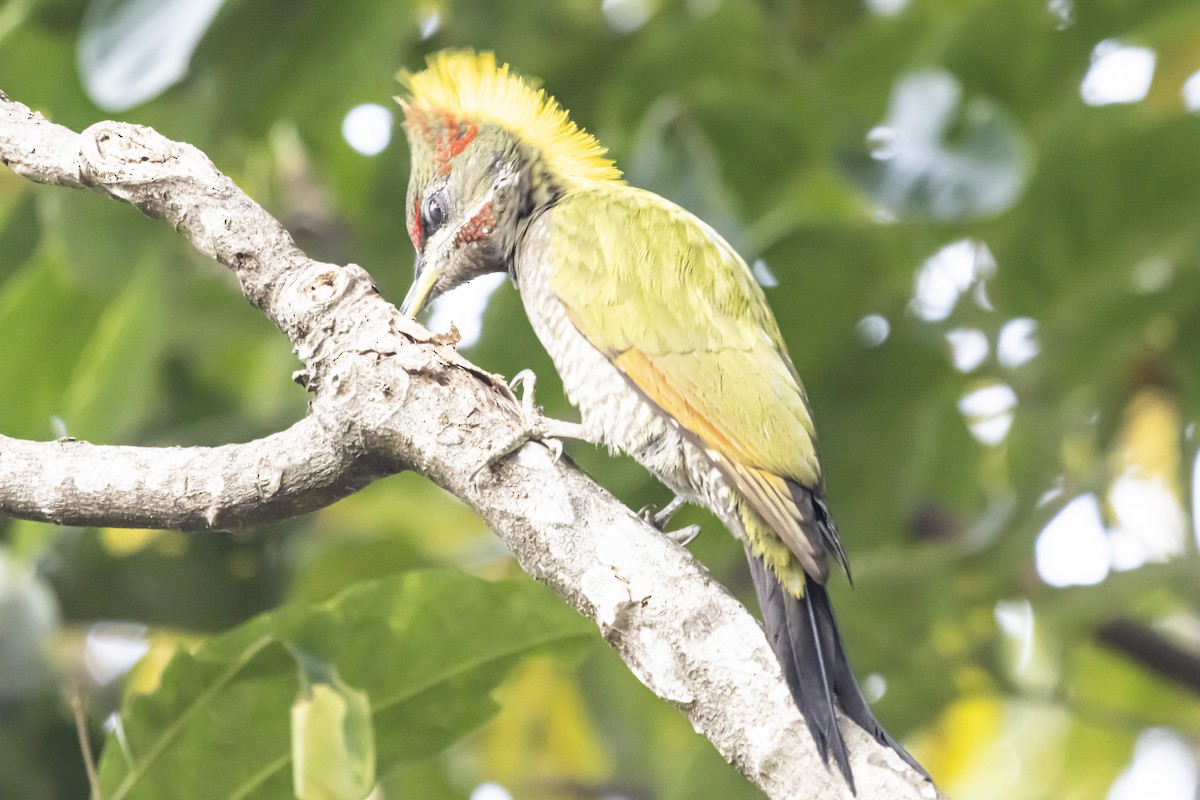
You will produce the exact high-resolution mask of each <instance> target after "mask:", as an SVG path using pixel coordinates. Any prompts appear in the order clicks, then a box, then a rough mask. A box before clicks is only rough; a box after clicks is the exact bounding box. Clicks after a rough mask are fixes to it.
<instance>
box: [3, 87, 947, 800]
mask: <svg viewBox="0 0 1200 800" xmlns="http://www.w3.org/2000/svg"><path fill="white" fill-rule="evenodd" d="M0 159H2V160H3V161H4V163H6V164H8V165H9V166H10V167H11V168H12V169H13V170H14V171H15V172H17V173H18V174H21V175H23V176H25V177H27V178H29V179H30V180H33V181H38V182H41V183H51V184H57V185H60V186H73V187H85V188H89V189H92V190H94V191H97V192H100V193H102V194H106V195H108V196H111V197H114V198H117V199H120V200H123V201H125V202H128V203H130V204H132V205H134V206H136V207H137V208H139V209H141V210H142V211H143V212H144V213H146V214H148V215H150V216H152V217H158V218H162V219H164V220H165V221H166V222H168V223H169V224H171V225H172V226H174V227H175V228H176V230H178V231H179V232H180V234H181V235H183V236H184V237H185V238H187V239H188V241H190V242H191V243H192V244H193V245H194V246H195V247H196V248H197V249H198V250H200V251H201V252H203V253H206V254H208V255H210V256H212V257H213V258H215V259H216V260H217V261H219V262H220V263H222V264H224V265H225V266H227V267H229V268H230V269H231V270H232V271H233V272H234V274H235V275H236V276H237V279H238V281H239V283H240V285H241V288H242V292H243V293H244V294H245V296H246V298H247V299H248V300H249V301H250V302H251V303H253V304H254V305H255V306H257V307H258V308H260V309H262V311H263V312H264V313H265V314H266V315H267V316H268V317H269V318H270V319H271V320H272V321H273V322H274V323H275V324H276V325H277V326H278V327H279V329H280V330H281V331H283V332H284V333H285V334H286V335H287V336H288V338H289V339H290V340H291V342H292V344H293V346H294V348H295V351H296V354H297V356H298V357H299V358H300V360H301V361H302V362H303V364H304V370H303V371H302V372H301V373H299V377H300V380H301V381H302V383H304V385H305V386H306V387H307V388H308V389H309V390H310V391H312V392H313V393H314V395H315V399H314V401H313V404H312V412H311V413H310V415H309V416H308V417H307V418H306V419H305V420H304V421H302V422H300V423H297V424H296V425H295V426H293V427H292V428H291V429H289V430H288V431H284V432H282V433H279V434H275V435H274V436H270V437H267V438H265V439H262V440H259V441H257V442H251V443H248V444H242V445H227V446H224V447H217V448H188V449H150V448H129V447H97V446H93V445H88V444H86V443H82V442H53V443H32V442H19V441H15V440H12V439H0V510H3V511H5V512H6V513H10V514H14V515H18V516H22V517H25V518H28V519H39V520H45V521H50V522H59V523H65V524H97V525H100V524H102V525H118V526H127V525H138V526H140V525H154V526H165V527H176V528H184V529H199V528H224V527H236V526H244V525H251V524H260V523H263V522H266V521H269V520H274V519H283V518H286V517H289V516H293V515H295V514H298V513H302V512H304V511H308V510H311V509H314V508H317V507H320V506H322V505H325V504H327V503H330V502H332V501H334V500H336V499H337V498H339V497H342V496H344V495H345V494H348V493H350V492H352V491H354V490H355V489H357V488H359V487H360V486H362V485H365V484H366V483H368V482H369V481H370V480H372V479H374V478H376V477H381V476H383V475H387V474H390V473H393V472H396V471H398V470H400V469H407V468H411V469H415V470H417V471H419V472H421V473H423V474H424V475H427V476H428V477H429V478H430V479H432V480H433V481H434V482H436V483H438V484H439V485H441V486H443V487H444V488H446V489H447V490H449V491H450V492H452V493H453V494H455V495H457V496H458V497H460V498H461V499H463V500H464V501H465V502H467V503H468V504H469V505H470V506H472V507H473V508H475V509H476V510H477V511H478V512H479V513H480V514H481V515H482V516H483V517H484V518H485V519H486V520H487V521H488V523H489V524H490V525H491V526H492V527H493V528H494V529H495V531H496V533H497V534H498V535H499V536H500V537H501V538H502V539H503V540H504V541H505V543H506V544H507V545H508V546H509V548H510V549H511V550H512V551H513V553H514V554H515V555H516V557H517V559H518V561H519V562H520V563H521V566H522V567H523V568H524V569H525V570H526V571H527V572H528V573H529V574H530V575H532V576H533V577H534V578H536V579H538V580H540V581H542V582H543V583H546V584H548V585H549V586H551V587H552V588H553V589H554V590H555V591H556V592H557V593H558V594H559V595H560V596H561V597H562V598H563V599H564V600H566V601H567V602H568V603H570V604H571V605H572V606H573V607H574V608H576V609H577V610H579V611H580V612H581V613H583V614H584V615H586V616H588V617H589V618H590V619H592V620H593V621H595V622H596V624H597V625H598V626H599V627H600V630H601V632H602V633H603V635H604V636H605V638H606V639H607V640H608V642H609V643H610V644H611V645H612V646H613V648H614V649H615V650H616V651H617V652H618V653H619V654H620V656H621V658H623V659H624V660H625V661H626V663H627V664H628V665H629V668H630V669H631V670H632V671H633V672H634V674H635V675H637V676H638V678H639V679H641V680H642V682H643V683H645V684H646V685H647V686H648V687H649V688H650V689H651V690H652V691H653V692H655V693H656V694H658V695H659V696H660V697H663V698H665V699H667V700H669V701H671V702H672V703H675V704H676V705H677V706H679V708H680V709H681V710H683V712H684V713H685V714H687V716H688V718H689V719H690V720H691V721H692V724H693V725H694V726H695V728H696V730H698V731H700V732H701V733H703V734H704V735H705V736H707V737H708V738H709V740H710V741H711V742H712V743H713V745H714V746H715V747H716V748H717V749H718V751H720V752H721V754H722V755H723V756H725V758H727V759H729V760H730V761H731V762H733V763H734V764H735V765H736V766H737V767H738V769H740V770H741V771H742V773H743V774H745V775H746V776H747V777H748V778H749V779H750V780H751V781H753V782H754V783H755V784H756V785H758V786H759V787H761V788H762V789H763V790H764V791H765V792H766V793H767V794H768V795H769V796H770V797H773V798H788V797H798V796H804V797H809V798H845V797H848V796H849V791H848V789H847V788H846V786H845V784H844V783H843V782H842V780H841V778H840V776H838V775H836V774H834V773H833V772H831V771H829V770H828V769H826V767H825V766H824V765H823V764H822V763H821V760H820V758H819V756H818V755H817V754H816V751H815V749H814V746H813V744H812V741H811V738H810V737H809V735H808V732H807V730H806V729H805V727H804V724H803V722H802V720H801V718H800V715H799V713H798V712H797V710H796V708H795V705H794V704H793V702H792V700H791V697H790V695H789V693H788V690H787V688H786V686H785V685H784V683H783V680H782V677H781V675H780V670H779V667H778V665H777V664H776V661H775V658H774V656H773V655H772V653H771V651H770V649H769V647H768V645H767V642H766V639H765V638H764V636H763V633H762V629H761V628H760V627H759V625H758V623H757V622H756V621H755V619H754V618H753V617H752V616H750V614H749V613H747V611H746V610H745V608H743V607H742V606H741V604H739V603H738V602H737V601H736V600H735V599H734V598H733V597H731V596H730V595H729V594H728V593H727V592H726V591H725V590H724V589H723V588H722V587H721V586H720V585H718V584H717V583H715V582H714V581H713V580H711V578H709V576H708V575H707V573H706V572H705V571H704V570H703V568H701V567H700V566H699V565H697V563H696V562H695V560H694V559H693V558H692V557H691V555H690V554H689V553H688V552H687V551H686V550H685V549H683V548H681V547H679V546H677V545H675V544H673V543H672V542H670V541H669V540H667V539H666V538H665V537H663V536H661V535H659V534H658V533H657V532H656V531H654V530H653V529H652V528H650V527H649V526H647V525H646V524H645V523H643V522H642V521H641V520H639V519H638V518H637V517H636V516H635V515H634V514H633V513H631V512H630V511H629V510H628V509H627V508H625V507H624V506H622V505H621V504H620V503H618V502H617V501H616V500H615V499H614V498H613V497H612V496H611V495H609V494H608V493H607V492H606V491H604V490H603V489H602V488H600V487H598V486H597V485H596V484H595V483H593V482H592V481H591V480H590V479H589V478H587V477H586V476H585V475H583V474H581V473H580V472H579V471H578V470H576V469H575V468H574V467H572V466H571V465H570V464H569V463H567V462H566V460H559V461H555V460H554V459H553V458H552V457H551V456H550V454H549V451H548V450H547V449H546V448H545V447H543V446H542V445H540V444H536V443H531V444H527V445H526V446H525V447H524V448H522V449H521V450H520V451H518V453H517V454H516V455H515V456H514V457H512V458H509V459H506V460H505V461H503V462H502V463H501V464H500V465H499V466H498V467H497V468H496V470H495V471H494V472H493V473H492V475H491V476H490V477H489V476H485V477H484V478H483V479H482V480H479V481H475V480H472V475H473V474H474V473H475V471H476V469H477V468H478V467H479V464H480V460H481V454H485V453H488V452H491V450H492V448H493V446H494V444H495V443H497V442H502V441H506V440H509V439H510V438H511V437H512V436H513V434H515V433H516V432H517V430H518V427H519V422H518V420H519V413H518V411H517V407H516V404H515V402H514V401H513V398H512V395H511V393H510V392H509V391H508V389H507V388H506V387H505V386H504V384H503V382H501V381H499V380H498V379H497V378H496V377H495V376H493V375H491V374H489V373H487V372H485V371H483V370H481V369H479V368H478V367H475V366H473V365H472V364H470V363H469V362H467V361H466V360H465V359H463V358H462V357H461V356H460V355H459V354H458V353H457V352H456V351H455V350H454V349H453V347H452V346H449V345H447V344H446V343H444V342H443V341H441V340H440V339H439V337H436V336H433V335H431V334H430V333H429V332H428V331H426V330H425V329H424V328H422V327H420V326H419V325H417V324H416V323H414V322H412V321H411V320H408V319H405V318H403V317H401V316H400V315H399V313H398V312H397V311H396V309H395V307H394V306H392V305H391V304H389V303H387V302H386V301H384V300H383V299H382V298H380V297H379V295H378V294H377V293H376V291H375V287H374V285H373V284H372V282H371V279H370V276H368V275H367V273H366V272H365V271H364V270H362V269H361V268H360V267H358V266H356V265H353V264H351V265H347V266H337V265H331V264H323V263H320V262H316V261H313V260H311V259H309V258H307V257H306V256H305V255H304V254H303V253H302V252H300V251H299V250H298V249H297V248H296V247H295V245H294V244H293V242H292V239H291V237H290V236H289V235H288V233H287V232H286V231H285V230H284V229H283V228H282V226H281V225H280V224H279V223H278V222H277V221H276V220H274V219H273V218H272V217H271V216H270V215H268V214H267V213H266V212H265V211H264V210H263V209H262V208H261V207H259V206H258V205H257V204H255V203H254V202H253V201H251V200H250V199H249V198H248V197H247V196H246V195H245V194H243V193H242V192H241V191H240V190H239V189H238V188H237V187H236V186H234V184H233V183H232V182H231V181H230V180H229V179H228V178H227V177H226V176H224V175H223V174H221V173H220V172H219V171H218V170H217V169H216V168H215V167H214V166H213V164H212V162H211V161H209V159H208V158H207V157H206V156H205V155H204V154H203V153H201V152H199V151H198V150H196V149H195V148H193V147H191V146H189V145H186V144H180V143H177V142H172V141H170V140H168V139H165V138H164V137H162V136H160V135H159V134H158V133H156V132H154V131H153V130H150V129H148V128H142V127H137V126H133V125H128V124H124V123H118V122H102V123H98V124H96V125H93V126H92V127H90V128H88V129H87V130H86V131H84V132H83V134H81V135H76V134H74V133H72V132H71V131H69V130H67V129H65V128H62V127H60V126H57V125H54V124H52V123H49V122H47V121H46V120H45V119H43V118H42V117H41V116H40V115H38V114H35V113H33V112H31V111H30V110H29V109H28V108H26V107H25V106H22V105H20V104H19V103H15V102H13V101H11V100H8V98H6V97H3V95H2V94H0ZM100 466H103V468H104V472H101V471H100V469H99V467H100ZM842 724H843V730H844V731H845V733H846V740H847V744H848V745H849V748H850V751H851V753H852V759H851V763H852V766H853V769H854V773H855V778H856V781H857V783H858V790H859V795H858V796H859V797H860V798H889V799H891V798H934V797H938V796H940V795H939V794H938V793H937V791H936V790H935V789H934V788H933V786H932V785H931V784H928V783H926V782H924V781H923V780H922V779H921V778H920V777H919V776H917V775H916V774H915V773H914V772H913V771H912V770H910V769H909V768H908V767H907V766H906V765H904V764H903V763H902V762H901V761H900V759H899V758H898V757H897V756H896V755H895V753H893V752H892V751H891V750H890V749H887V748H883V747H881V746H879V745H878V744H877V743H876V742H875V741H874V740H873V739H872V738H871V737H870V736H868V735H867V734H866V733H865V732H863V731H862V730H860V729H858V728H857V727H856V726H854V725H853V724H852V723H850V722H847V721H843V723H842Z"/></svg>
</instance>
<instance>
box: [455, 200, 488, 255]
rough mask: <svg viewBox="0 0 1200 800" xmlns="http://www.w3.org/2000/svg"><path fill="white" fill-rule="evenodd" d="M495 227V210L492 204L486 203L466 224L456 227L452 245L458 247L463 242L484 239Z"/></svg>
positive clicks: (467, 242) (468, 242)
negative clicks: (456, 231) (456, 230)
mask: <svg viewBox="0 0 1200 800" xmlns="http://www.w3.org/2000/svg"><path fill="white" fill-rule="evenodd" d="M495 229H496V212H495V211H493V210H492V204H491V203H488V204H487V205H485V206H484V207H483V208H481V209H479V211H478V212H477V213H476V214H475V216H473V217H471V219H470V220H469V221H468V222H467V224H466V225H463V226H462V227H461V228H459V229H458V233H457V234H456V235H455V237H454V247H455V248H458V247H461V246H462V245H464V244H470V243H471V242H477V241H479V240H480V239H486V238H487V237H489V236H491V235H492V231H494V230H495Z"/></svg>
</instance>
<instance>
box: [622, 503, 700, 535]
mask: <svg viewBox="0 0 1200 800" xmlns="http://www.w3.org/2000/svg"><path fill="white" fill-rule="evenodd" d="M685 502H686V501H685V500H684V499H683V498H682V497H679V496H676V497H675V498H674V499H672V500H671V502H669V503H667V504H666V505H665V506H663V507H662V509H659V508H658V506H656V505H654V504H653V503H651V504H649V505H646V506H642V507H641V508H640V509H639V510H638V512H637V515H638V517H639V518H640V519H641V520H642V521H643V522H645V523H646V524H647V525H650V526H651V527H653V528H656V529H657V530H659V531H660V532H661V533H662V534H663V535H665V536H666V537H667V538H668V539H670V540H671V541H673V542H675V543H676V544H678V545H681V546H683V547H686V546H687V545H689V544H691V542H692V540H693V539H695V538H696V537H697V536H699V535H700V526H699V525H686V526H684V527H682V528H680V529H679V530H675V531H669V530H666V524H667V523H668V522H670V520H671V517H673V516H674V515H675V512H676V511H678V510H679V507H680V506H682V505H683V504H684V503H685Z"/></svg>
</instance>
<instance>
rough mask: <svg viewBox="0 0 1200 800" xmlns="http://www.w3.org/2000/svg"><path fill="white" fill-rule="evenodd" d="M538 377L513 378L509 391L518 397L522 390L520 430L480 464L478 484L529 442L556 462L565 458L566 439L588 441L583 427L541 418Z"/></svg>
mask: <svg viewBox="0 0 1200 800" xmlns="http://www.w3.org/2000/svg"><path fill="white" fill-rule="evenodd" d="M536 382H537V377H536V376H535V375H534V374H533V370H528V369H523V370H521V371H520V372H518V373H517V374H516V375H514V376H513V379H512V380H511V381H509V384H508V387H509V388H510V389H511V390H512V391H513V393H514V394H515V393H516V391H517V389H518V388H521V389H522V391H521V430H519V431H518V432H517V433H516V434H514V435H513V436H512V437H511V438H510V439H509V440H508V441H506V442H505V443H504V444H502V445H500V446H499V447H497V448H495V449H494V450H493V451H492V452H491V453H490V454H489V455H488V457H487V458H486V459H485V460H484V462H483V463H482V464H480V466H479V468H478V469H477V470H475V474H474V475H472V480H474V481H476V482H478V481H479V479H480V478H481V477H482V475H483V474H484V473H485V472H487V471H489V470H491V468H492V467H494V466H495V465H496V464H497V463H498V462H499V461H500V460H501V459H503V458H505V457H506V456H508V455H510V454H512V453H514V452H516V451H517V450H519V449H520V448H521V447H523V446H524V445H525V444H526V443H527V442H531V441H539V442H541V443H542V444H544V445H545V446H546V448H547V449H548V450H549V451H550V453H551V454H552V455H553V456H554V461H558V459H560V458H562V453H563V443H562V440H563V439H581V440H583V441H589V439H588V437H587V433H586V431H585V429H584V427H583V425H581V424H579V423H578V422H567V421H565V420H561V419H550V418H549V417H546V416H545V415H543V414H542V410H541V409H540V408H538V406H537V403H536V402H535V400H534V386H535V384H536Z"/></svg>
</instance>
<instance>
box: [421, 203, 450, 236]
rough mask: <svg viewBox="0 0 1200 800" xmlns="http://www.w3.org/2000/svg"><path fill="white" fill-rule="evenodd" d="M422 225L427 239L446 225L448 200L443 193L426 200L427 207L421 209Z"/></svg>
mask: <svg viewBox="0 0 1200 800" xmlns="http://www.w3.org/2000/svg"><path fill="white" fill-rule="evenodd" d="M421 223H422V227H424V228H425V235H426V236H427V237H428V236H433V234H435V233H436V232H437V230H438V228H440V227H442V226H443V225H445V224H446V198H445V196H443V194H442V193H441V192H434V193H433V194H431V195H429V197H426V198H425V205H424V206H423V207H422V209H421Z"/></svg>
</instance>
